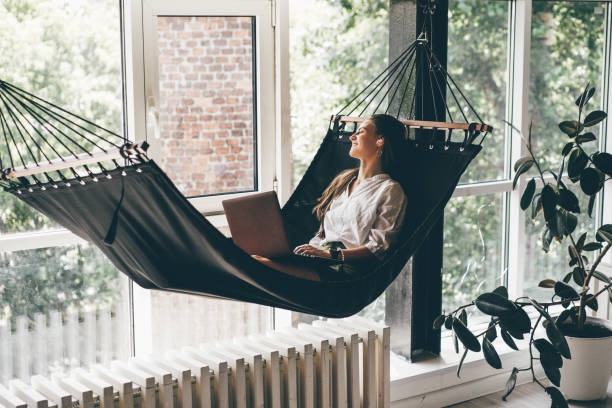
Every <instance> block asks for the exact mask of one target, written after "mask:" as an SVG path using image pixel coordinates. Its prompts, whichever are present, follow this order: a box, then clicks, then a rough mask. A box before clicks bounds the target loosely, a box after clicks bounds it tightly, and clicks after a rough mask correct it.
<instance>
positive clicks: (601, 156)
mask: <svg viewBox="0 0 612 408" xmlns="http://www.w3.org/2000/svg"><path fill="white" fill-rule="evenodd" d="M592 159H593V164H594V165H595V167H597V168H598V169H599V170H600V171H602V172H603V173H605V174H607V175H608V176H612V154H610V153H601V152H598V153H595V154H594V155H593V157H592Z"/></svg>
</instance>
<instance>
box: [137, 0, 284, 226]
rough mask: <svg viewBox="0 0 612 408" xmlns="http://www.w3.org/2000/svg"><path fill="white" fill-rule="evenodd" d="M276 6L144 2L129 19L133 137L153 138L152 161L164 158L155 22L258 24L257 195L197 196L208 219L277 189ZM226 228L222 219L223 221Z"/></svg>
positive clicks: (232, 0) (255, 0) (229, 1)
mask: <svg viewBox="0 0 612 408" xmlns="http://www.w3.org/2000/svg"><path fill="white" fill-rule="evenodd" d="M274 11H275V9H274V4H273V3H272V2H271V1H270V0H226V1H222V2H209V1H198V0H176V1H172V2H169V1H166V0H138V1H133V2H131V9H130V14H131V16H130V18H126V38H129V40H128V41H126V54H127V61H126V63H127V66H128V70H127V72H129V73H131V76H129V77H128V78H127V88H128V124H129V125H128V133H129V134H130V135H131V136H132V137H133V136H134V135H135V139H136V140H144V139H147V140H148V142H149V144H150V145H151V147H150V148H149V156H150V157H151V158H153V159H156V158H159V157H160V152H159V138H158V137H156V135H155V133H156V131H157V129H156V128H157V117H158V112H157V107H158V101H159V81H158V72H157V71H158V62H157V61H158V54H157V52H158V49H157V46H156V44H157V40H156V39H157V33H156V32H155V19H156V18H157V16H163V15H171V16H246V17H253V18H254V19H255V38H254V39H253V40H254V42H255V47H254V51H255V52H254V55H253V57H254V58H255V63H256V68H255V73H254V74H255V75H256V81H255V84H256V85H255V86H256V89H254V91H255V93H256V106H257V112H256V115H257V116H256V117H257V126H256V128H255V129H254V131H255V132H256V134H257V141H256V144H255V149H254V152H255V151H256V154H257V156H256V157H254V159H255V160H256V163H257V186H255V190H254V191H252V192H246V193H227V194H218V195H212V196H203V197H194V198H191V199H190V202H191V203H192V204H193V205H194V207H195V208H196V209H198V210H199V211H200V212H202V213H204V214H205V215H214V214H220V213H221V212H222V206H221V201H222V200H225V199H229V198H234V197H239V196H243V195H248V194H252V193H254V192H259V191H269V190H272V189H273V188H275V187H276V185H275V180H278V177H277V175H276V174H277V157H276V150H277V143H276V139H277V137H276V133H277V125H276V123H277V114H276V111H275V110H276V97H277V95H276V86H275V80H276V78H275V69H276V64H275V33H274V26H273V25H274V23H275V18H273V17H275V16H274V15H273V12H274ZM220 221H221V223H222V220H220Z"/></svg>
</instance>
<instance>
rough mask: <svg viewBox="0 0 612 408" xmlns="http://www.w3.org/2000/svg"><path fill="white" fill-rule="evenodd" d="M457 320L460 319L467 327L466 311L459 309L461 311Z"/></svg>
mask: <svg viewBox="0 0 612 408" xmlns="http://www.w3.org/2000/svg"><path fill="white" fill-rule="evenodd" d="M459 320H461V323H463V325H464V326H465V327H467V325H468V323H467V313H466V312H465V309H461V313H459Z"/></svg>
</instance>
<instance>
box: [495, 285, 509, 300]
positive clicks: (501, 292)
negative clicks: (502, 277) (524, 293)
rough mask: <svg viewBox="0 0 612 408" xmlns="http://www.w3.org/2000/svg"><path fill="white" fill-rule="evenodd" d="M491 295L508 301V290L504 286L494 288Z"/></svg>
mask: <svg viewBox="0 0 612 408" xmlns="http://www.w3.org/2000/svg"><path fill="white" fill-rule="evenodd" d="M492 293H495V294H496V295H499V296H501V297H503V298H506V299H508V288H506V287H505V286H498V287H496V288H495V289H493V292H492Z"/></svg>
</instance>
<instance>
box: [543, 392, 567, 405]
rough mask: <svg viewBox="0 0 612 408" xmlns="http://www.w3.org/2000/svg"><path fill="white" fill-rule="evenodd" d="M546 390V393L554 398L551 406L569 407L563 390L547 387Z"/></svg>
mask: <svg viewBox="0 0 612 408" xmlns="http://www.w3.org/2000/svg"><path fill="white" fill-rule="evenodd" d="M544 390H545V391H546V393H547V394H548V396H549V397H550V399H551V400H552V406H551V408H569V406H568V405H567V401H566V400H565V397H564V396H563V394H561V391H559V390H558V389H557V388H555V387H546V388H545V389H544Z"/></svg>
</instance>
